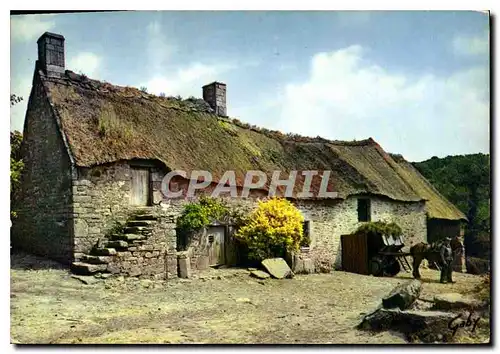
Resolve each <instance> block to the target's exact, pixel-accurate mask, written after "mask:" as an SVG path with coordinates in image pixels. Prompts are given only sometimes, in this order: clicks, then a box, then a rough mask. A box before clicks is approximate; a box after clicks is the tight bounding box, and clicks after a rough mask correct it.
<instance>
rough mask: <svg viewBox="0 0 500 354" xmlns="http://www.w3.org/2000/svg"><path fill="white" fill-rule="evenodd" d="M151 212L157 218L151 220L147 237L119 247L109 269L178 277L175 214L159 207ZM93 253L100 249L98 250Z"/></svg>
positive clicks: (127, 273) (144, 274)
mask: <svg viewBox="0 0 500 354" xmlns="http://www.w3.org/2000/svg"><path fill="white" fill-rule="evenodd" d="M148 214H150V215H152V216H153V217H154V218H155V221H151V224H150V225H151V226H150V227H148V234H147V237H146V238H145V239H144V240H141V241H132V243H130V242H129V245H128V246H127V247H125V248H118V251H117V252H116V254H115V255H114V256H112V257H109V262H108V263H107V268H106V271H107V272H110V273H114V274H118V273H120V274H126V275H129V276H143V277H154V278H156V279H170V278H175V277H177V250H176V243H175V237H176V236H175V223H174V222H173V220H174V217H173V216H172V215H171V214H168V213H165V212H164V211H163V210H160V209H159V208H152V210H150V211H148ZM142 215H143V216H144V214H142ZM129 220H135V219H134V216H133V215H131V216H130V217H129ZM135 222H137V220H135ZM111 242H113V241H111ZM114 242H116V241H114ZM111 245H112V244H111ZM115 247H116V246H115ZM101 250H102V248H101ZM94 253H99V250H97V252H94Z"/></svg>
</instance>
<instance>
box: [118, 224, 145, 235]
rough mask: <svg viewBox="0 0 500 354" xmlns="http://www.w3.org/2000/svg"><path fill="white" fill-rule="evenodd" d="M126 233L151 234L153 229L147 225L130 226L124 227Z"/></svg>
mask: <svg viewBox="0 0 500 354" xmlns="http://www.w3.org/2000/svg"><path fill="white" fill-rule="evenodd" d="M123 233H124V234H150V233H151V229H150V228H149V227H147V226H130V227H126V228H124V229H123Z"/></svg>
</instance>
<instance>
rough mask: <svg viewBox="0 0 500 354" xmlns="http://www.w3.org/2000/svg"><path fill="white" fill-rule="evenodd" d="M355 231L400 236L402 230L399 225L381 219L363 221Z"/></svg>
mask: <svg viewBox="0 0 500 354" xmlns="http://www.w3.org/2000/svg"><path fill="white" fill-rule="evenodd" d="M356 233H367V234H380V235H392V236H396V237H397V236H400V235H401V234H402V233H403V231H402V230H401V227H399V225H397V224H396V223H393V222H390V223H386V222H383V221H372V222H367V223H364V224H363V225H361V226H360V227H358V229H357V230H356Z"/></svg>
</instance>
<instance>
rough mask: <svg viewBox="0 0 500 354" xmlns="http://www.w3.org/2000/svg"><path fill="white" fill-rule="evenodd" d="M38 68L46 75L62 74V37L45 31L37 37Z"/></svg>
mask: <svg viewBox="0 0 500 354" xmlns="http://www.w3.org/2000/svg"><path fill="white" fill-rule="evenodd" d="M37 43H38V62H37V65H38V68H39V69H41V70H43V72H44V73H45V75H47V76H62V75H64V37H63V36H61V35H60V34H55V33H50V32H45V33H44V34H42V36H41V37H40V38H38V41H37Z"/></svg>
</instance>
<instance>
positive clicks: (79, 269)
mask: <svg viewBox="0 0 500 354" xmlns="http://www.w3.org/2000/svg"><path fill="white" fill-rule="evenodd" d="M107 267H108V265H107V264H90V263H85V262H73V263H72V264H71V271H72V272H73V273H75V274H79V275H89V274H94V273H98V272H104V271H106V269H107Z"/></svg>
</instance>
